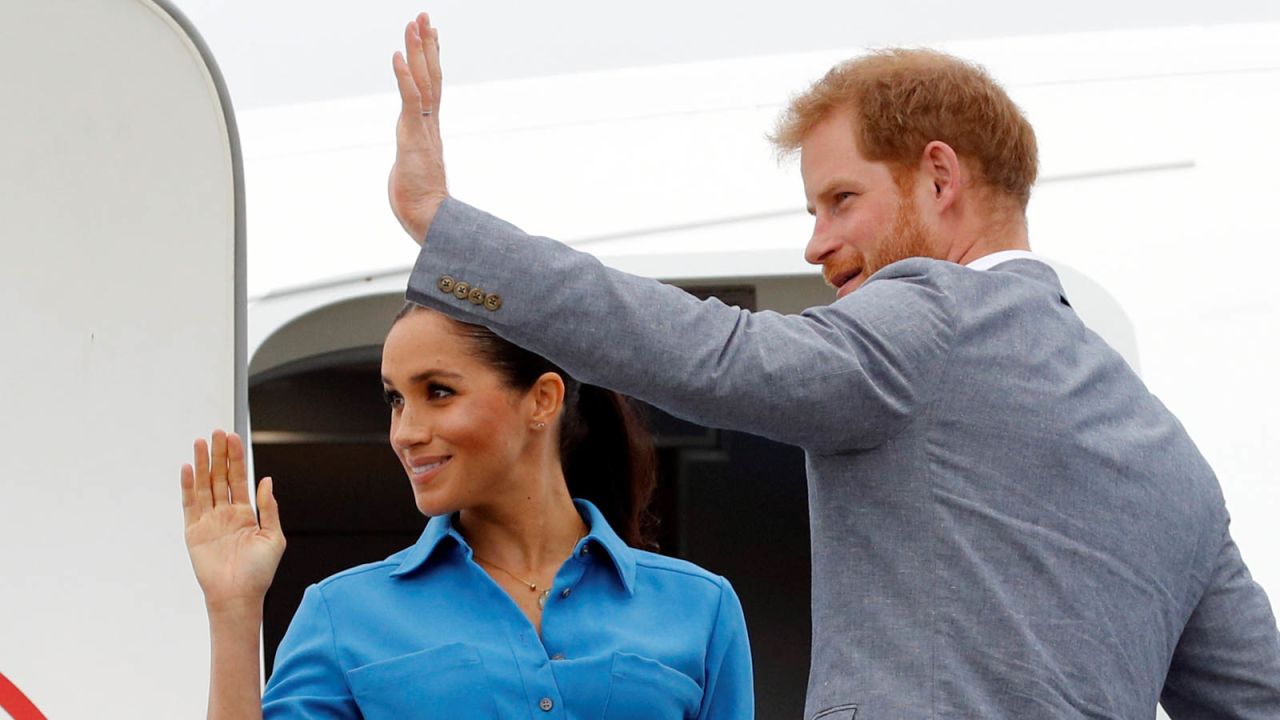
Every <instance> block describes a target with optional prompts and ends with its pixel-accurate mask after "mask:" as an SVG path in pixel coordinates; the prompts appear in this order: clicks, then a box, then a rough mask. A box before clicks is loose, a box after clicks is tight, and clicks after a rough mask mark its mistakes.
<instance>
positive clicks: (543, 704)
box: [538, 697, 556, 712]
mask: <svg viewBox="0 0 1280 720" xmlns="http://www.w3.org/2000/svg"><path fill="white" fill-rule="evenodd" d="M555 706H556V704H555V703H553V702H551V698H547V697H544V698H542V700H541V701H539V702H538V707H540V708H542V712H551V708H553V707H555Z"/></svg>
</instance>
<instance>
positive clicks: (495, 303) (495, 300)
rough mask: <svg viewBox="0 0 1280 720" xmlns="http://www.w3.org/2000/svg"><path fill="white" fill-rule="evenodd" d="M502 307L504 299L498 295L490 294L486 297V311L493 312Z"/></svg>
mask: <svg viewBox="0 0 1280 720" xmlns="http://www.w3.org/2000/svg"><path fill="white" fill-rule="evenodd" d="M500 307H502V297H501V296H500V295H498V293H489V294H488V295H485V296H484V309H485V310H489V311H493V310H497V309H498V308H500Z"/></svg>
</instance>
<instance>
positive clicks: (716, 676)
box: [698, 578, 756, 720]
mask: <svg viewBox="0 0 1280 720" xmlns="http://www.w3.org/2000/svg"><path fill="white" fill-rule="evenodd" d="M720 582H721V583H722V585H721V594H720V611H719V613H718V615H717V617H716V626H715V628H714V629H713V630H712V633H711V641H710V643H709V645H708V647H707V668H706V673H707V674H706V681H705V683H704V685H703V694H702V707H701V708H700V709H699V711H698V720H751V718H754V717H755V714H756V699H755V690H754V683H753V680H752V674H751V643H750V642H749V641H748V640H747V623H746V620H745V619H744V617H743V615H742V603H740V602H739V601H738V595H737V593H735V592H734V591H733V587H732V586H731V585H729V581H728V580H725V579H723V578H721V580H720Z"/></svg>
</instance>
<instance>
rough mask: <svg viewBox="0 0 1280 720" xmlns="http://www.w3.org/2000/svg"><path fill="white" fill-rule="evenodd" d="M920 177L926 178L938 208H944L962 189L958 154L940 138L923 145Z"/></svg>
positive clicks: (954, 199) (951, 202) (948, 205)
mask: <svg viewBox="0 0 1280 720" xmlns="http://www.w3.org/2000/svg"><path fill="white" fill-rule="evenodd" d="M918 169H919V171H920V177H922V178H924V179H926V180H927V181H928V182H929V183H930V185H931V187H932V191H933V195H932V199H933V201H934V203H935V207H936V208H937V209H938V210H940V211H941V210H946V209H947V208H949V207H951V206H952V205H954V204H955V202H956V201H957V200H958V199H959V196H960V193H961V192H962V190H963V183H962V177H963V173H964V166H963V165H961V164H960V156H958V155H956V151H955V150H954V149H952V147H951V146H950V145H948V144H946V143H944V142H942V141H941V140H934V141H932V142H930V143H929V144H928V145H925V146H924V152H922V153H920V167H919V168H918Z"/></svg>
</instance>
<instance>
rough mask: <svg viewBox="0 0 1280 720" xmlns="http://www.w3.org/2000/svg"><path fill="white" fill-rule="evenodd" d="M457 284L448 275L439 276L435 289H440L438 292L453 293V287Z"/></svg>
mask: <svg viewBox="0 0 1280 720" xmlns="http://www.w3.org/2000/svg"><path fill="white" fill-rule="evenodd" d="M456 283H457V281H456V280H454V279H453V277H452V276H450V275H441V276H440V279H439V280H437V281H436V287H438V288H440V292H453V286H454V285H455V284H456Z"/></svg>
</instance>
